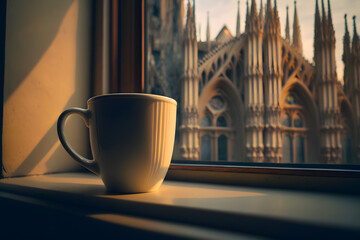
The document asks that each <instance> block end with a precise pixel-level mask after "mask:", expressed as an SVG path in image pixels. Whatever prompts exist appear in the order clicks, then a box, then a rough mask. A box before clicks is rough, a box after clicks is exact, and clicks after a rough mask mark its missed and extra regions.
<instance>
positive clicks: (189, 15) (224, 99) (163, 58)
mask: <svg viewBox="0 0 360 240" xmlns="http://www.w3.org/2000/svg"><path fill="white" fill-rule="evenodd" d="M347 1H350V0H347ZM254 2H255V3H256V4H257V7H256V8H253V6H251V5H252V4H253V3H254ZM260 2H261V1H259V0H257V1H249V10H250V9H257V15H258V16H257V18H258V19H262V20H259V21H262V22H261V23H260V24H258V25H256V24H255V25H256V26H255V25H254V23H253V22H252V21H246V20H245V16H246V1H240V5H239V12H240V15H239V22H240V25H237V24H236V23H237V22H238V16H237V12H238V9H237V8H238V5H237V1H233V2H231V1H225V0H193V1H185V0H147V5H148V7H147V11H148V12H147V26H148V31H147V34H148V36H147V50H148V56H147V60H148V61H147V63H148V65H147V69H148V72H147V80H146V84H145V85H146V87H145V88H146V92H147V93H155V94H160V95H166V96H169V97H172V98H174V99H175V100H176V101H177V102H178V111H177V130H176V139H175V145H174V154H173V159H174V160H175V161H177V160H181V161H185V160H190V161H197V162H199V161H198V160H204V159H206V160H212V161H217V160H225V159H231V162H232V163H234V162H239V164H241V163H242V162H246V163H254V164H258V163H274V164H276V163H292V164H297V163H306V164H324V163H327V164H343V163H347V164H348V163H351V164H359V163H360V159H359V157H357V156H360V154H359V149H358V148H357V147H355V146H360V142H359V141H360V137H358V136H359V132H358V131H360V130H359V129H360V119H359V117H358V116H360V110H358V109H360V106H359V103H360V97H359V96H358V95H356V94H354V93H355V92H354V91H360V88H359V87H356V86H357V85H355V79H356V77H355V76H354V74H353V73H354V71H353V70H351V69H358V68H359V66H358V65H355V63H354V61H352V60H351V59H353V55H351V54H355V55H356V54H357V55H360V50H358V49H356V51H357V52H356V53H353V52H352V51H353V50H352V49H353V48H350V50H349V51H348V52H347V53H348V55H346V54H345V55H346V56H347V57H345V55H344V61H342V59H341V56H342V54H336V56H335V55H334V56H332V55H329V56H330V58H334V59H330V60H329V61H327V62H326V63H323V62H322V60H321V58H318V57H317V56H314V52H316V53H317V52H319V51H320V52H321V54H327V53H325V52H322V51H324V49H323V48H320V49H316V51H314V46H319V44H308V43H309V42H311V43H314V41H320V40H319V39H317V35H316V34H315V32H316V31H315V29H314V24H313V23H314V14H310V15H309V14H308V12H309V8H308V7H304V6H313V8H312V9H313V10H312V11H313V12H314V11H315V4H314V1H313V0H304V3H303V4H304V5H302V6H300V5H299V6H298V7H297V8H296V9H297V16H298V18H299V19H298V20H299V22H300V23H301V24H300V26H301V29H298V30H299V31H297V32H300V33H303V32H304V31H307V33H306V34H300V35H299V38H298V39H293V38H292V37H290V33H291V32H293V30H294V29H291V26H290V30H289V32H283V31H280V33H279V36H278V38H275V41H278V40H279V42H278V43H277V42H274V43H271V44H278V45H279V46H280V48H279V51H271V48H270V47H269V45H268V44H270V43H269V42H268V40H266V39H268V38H266V37H265V36H266V34H267V29H265V28H262V29H261V26H266V24H267V23H266V17H265V12H266V11H265V9H266V6H265V4H264V1H262V2H263V4H262V6H259V4H260ZM194 4H195V6H194ZM332 4H334V6H333V9H337V11H339V12H340V9H342V10H343V12H347V13H348V15H349V14H350V13H351V14H353V15H356V13H358V12H359V9H356V8H354V9H352V8H348V6H347V5H346V4H344V5H341V1H339V3H338V2H337V1H333V3H332ZM287 5H289V6H294V5H293V1H291V0H284V1H278V2H277V8H276V9H274V6H272V8H273V9H272V10H273V12H274V13H276V14H279V15H278V16H279V20H280V23H279V24H280V25H279V28H281V29H285V28H284V27H285V24H286V19H285V17H286V7H287ZM335 5H336V6H335ZM290 8H291V7H290ZM208 11H209V17H207V12H208ZM291 12H292V14H293V12H294V8H293V9H292V10H290V9H289V13H291ZM333 12H334V11H333ZM250 14H254V13H253V12H249V15H250ZM261 14H263V15H261ZM260 16H261V18H260ZM332 16H333V19H332V20H333V23H334V25H336V26H335V27H334V30H335V33H336V34H337V35H336V39H343V36H341V34H343V33H344V32H345V31H344V26H345V24H344V18H343V16H340V15H335V14H332ZM249 17H250V16H249ZM253 17H256V16H253ZM293 17H294V15H293ZM289 18H290V16H289ZM325 18H327V16H325ZM321 21H323V19H321ZM246 24H248V25H246ZM249 24H250V25H249ZM274 24H276V23H274ZM251 31H253V32H251ZM259 32H262V34H263V35H259V34H258V33H259ZM330 32H331V31H330ZM339 34H340V35H339ZM350 35H351V34H350ZM249 36H252V38H251V41H249ZM334 38H335V36H334ZM349 41H350V42H349V44H348V45H349V46H351V44H352V38H351V39H350V40H349ZM342 42H343V41H337V42H336V46H335V45H334V46H331V47H332V49H333V50H335V51H339V50H340V51H341V52H342V51H343V49H345V48H344V46H343V45H342V44H343V43H342ZM305 43H306V44H305ZM345 45H346V44H345ZM354 51H355V50H354ZM349 52H350V53H349ZM258 54H262V56H258ZM319 54H320V53H319ZM349 54H350V55H349ZM355 55H354V56H355ZM254 56H256V57H254ZM339 56H340V57H339ZM272 61H275V62H274V63H273V62H272ZM317 61H320V62H317ZM331 62H336V66H337V69H332V67H331V66H328V65H327V64H329V63H331ZM343 63H344V64H345V67H343V65H344V64H343ZM324 64H325V65H326V66H324ZM273 66H281V67H282V68H281V69H280V71H281V74H278V72H275V71H274V67H273ZM318 66H323V67H322V68H319V67H318ZM259 67H260V68H261V69H258V68H259ZM345 68H346V69H349V71H346V72H345V74H344V71H343V69H345ZM324 69H331V71H333V72H331V74H330V75H331V76H334V79H325V78H324V77H323V76H325V75H328V73H325V72H323V71H324ZM335 70H336V71H337V79H336V77H335V76H336V71H335ZM276 71H277V70H276ZM330 75H329V76H330ZM269 77H270V78H271V82H275V83H279V86H278V88H277V85H272V84H268V83H269V81H268V80H269ZM342 79H344V80H342ZM229 80H230V81H229ZM336 81H337V82H336ZM322 93H326V94H325V95H321V94H322ZM334 94H338V97H336V96H335V95H334ZM355 95H356V96H355ZM335 99H337V101H338V102H337V103H335V102H334V100H335ZM339 112H340V113H341V116H339V114H338V113H339ZM225 116H226V117H225ZM340 118H341V119H345V120H346V121H345V120H341V119H340ZM345 122H346V124H347V125H348V126H349V127H348V128H349V129H351V131H353V132H354V134H350V135H344V133H343V131H344V130H343V129H345V126H346V124H345ZM356 131H357V133H356V134H357V135H356V134H355V132H356ZM210 136H211V137H210ZM215 136H217V137H215ZM282 136H283V139H282ZM336 136H341V138H340V139H339V141H338V140H334V139H337V138H336ZM340 140H341V141H340ZM355 141H357V142H355ZM328 142H332V144H331V147H330V148H329V147H325V146H328V144H327V143H328ZM351 146H352V147H351ZM186 149H192V151H191V153H190V154H184V153H188V152H187V151H186ZM279 149H282V151H279ZM340 149H341V151H340Z"/></svg>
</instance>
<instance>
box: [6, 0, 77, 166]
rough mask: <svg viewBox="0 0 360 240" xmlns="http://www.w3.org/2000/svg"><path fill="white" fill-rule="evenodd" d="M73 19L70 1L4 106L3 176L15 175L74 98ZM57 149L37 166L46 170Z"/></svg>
mask: <svg viewBox="0 0 360 240" xmlns="http://www.w3.org/2000/svg"><path fill="white" fill-rule="evenodd" d="M77 18H78V1H74V2H73V3H72V4H71V6H70V8H69V9H68V10H67V12H66V14H65V16H64V18H63V20H62V22H61V24H60V25H59V29H58V32H57V34H56V36H55V38H54V40H53V41H52V43H51V44H50V46H49V47H48V48H47V50H46V51H45V52H44V54H43V55H42V57H41V59H40V60H39V61H38V62H37V64H36V65H35V66H34V68H33V69H32V70H31V71H30V72H29V74H28V75H27V76H26V77H25V78H24V79H23V80H22V82H21V84H20V85H19V86H18V87H17V89H16V90H15V91H14V92H13V93H12V94H11V96H10V97H9V98H8V99H7V100H6V102H5V104H4V123H3V124H4V125H3V129H4V130H3V131H4V132H3V159H5V160H6V161H4V168H5V170H6V171H7V172H13V171H15V170H16V169H17V168H18V167H19V166H20V165H21V164H22V163H23V162H24V161H25V160H26V159H27V158H28V157H29V155H30V154H31V153H32V151H33V150H34V149H35V147H36V146H37V144H38V143H39V142H40V141H41V140H42V138H43V137H44V136H45V135H46V134H47V132H48V131H49V129H50V128H51V127H52V126H53V125H54V124H56V121H57V118H58V116H59V114H60V113H61V112H62V110H63V109H64V107H65V106H66V104H67V103H68V101H69V99H70V97H71V96H72V95H73V94H74V91H75V69H76V34H77V21H78V19H77ZM7 68H16V66H7ZM8 81H11V80H8ZM58 145H59V143H58V141H57V142H56V143H55V145H53V147H52V148H51V149H50V152H48V154H46V155H45V156H44V157H43V159H42V160H41V161H40V162H39V163H40V165H42V166H41V168H45V167H46V166H45V165H44V163H45V162H46V159H47V158H49V154H50V155H51V152H53V151H55V149H54V148H56V146H58ZM34 168H35V167H34ZM34 168H33V170H34ZM45 170H46V169H44V170H43V171H45Z"/></svg>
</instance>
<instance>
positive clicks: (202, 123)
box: [200, 115, 212, 127]
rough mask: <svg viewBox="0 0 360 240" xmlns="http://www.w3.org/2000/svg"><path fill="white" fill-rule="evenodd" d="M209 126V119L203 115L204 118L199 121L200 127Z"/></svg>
mask: <svg viewBox="0 0 360 240" xmlns="http://www.w3.org/2000/svg"><path fill="white" fill-rule="evenodd" d="M211 125H212V124H211V118H210V117H209V116H208V115H205V116H204V117H202V118H201V120H200V126H201V127H210V126H211Z"/></svg>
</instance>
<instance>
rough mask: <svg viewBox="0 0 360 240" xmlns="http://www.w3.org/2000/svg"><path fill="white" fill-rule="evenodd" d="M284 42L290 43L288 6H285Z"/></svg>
mask: <svg viewBox="0 0 360 240" xmlns="http://www.w3.org/2000/svg"><path fill="white" fill-rule="evenodd" d="M285 40H286V41H288V42H290V27H289V6H286V26H285Z"/></svg>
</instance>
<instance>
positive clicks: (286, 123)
mask: <svg viewBox="0 0 360 240" xmlns="http://www.w3.org/2000/svg"><path fill="white" fill-rule="evenodd" d="M282 125H283V126H285V127H291V118H290V116H289V115H288V114H286V115H285V117H284V119H283V121H282Z"/></svg>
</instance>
